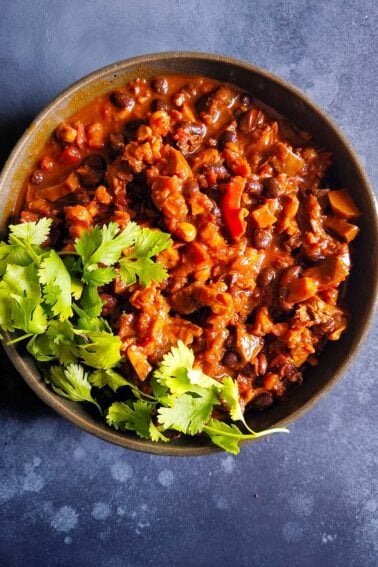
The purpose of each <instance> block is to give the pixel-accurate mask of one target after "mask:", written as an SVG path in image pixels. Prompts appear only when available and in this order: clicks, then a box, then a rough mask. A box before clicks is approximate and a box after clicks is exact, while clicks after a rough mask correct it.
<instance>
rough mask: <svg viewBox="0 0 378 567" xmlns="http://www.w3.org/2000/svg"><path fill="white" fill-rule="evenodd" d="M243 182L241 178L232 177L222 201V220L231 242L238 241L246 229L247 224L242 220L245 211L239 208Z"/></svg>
mask: <svg viewBox="0 0 378 567" xmlns="http://www.w3.org/2000/svg"><path fill="white" fill-rule="evenodd" d="M245 182H246V180H245V179H244V178H243V177H240V176H237V177H233V178H232V179H231V181H230V182H229V183H227V185H226V187H225V193H224V196H223V199H222V213H223V219H224V222H225V223H226V226H227V229H228V231H229V233H230V235H231V238H232V239H233V240H239V238H241V236H243V234H244V233H245V231H246V228H247V222H246V221H245V220H244V216H245V209H242V208H241V207H240V203H241V196H242V194H243V191H244V187H245Z"/></svg>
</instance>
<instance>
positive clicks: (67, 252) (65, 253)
mask: <svg viewBox="0 0 378 567" xmlns="http://www.w3.org/2000/svg"><path fill="white" fill-rule="evenodd" d="M58 254H59V256H68V255H69V256H80V254H78V253H77V252H74V250H60V251H59V252H58Z"/></svg>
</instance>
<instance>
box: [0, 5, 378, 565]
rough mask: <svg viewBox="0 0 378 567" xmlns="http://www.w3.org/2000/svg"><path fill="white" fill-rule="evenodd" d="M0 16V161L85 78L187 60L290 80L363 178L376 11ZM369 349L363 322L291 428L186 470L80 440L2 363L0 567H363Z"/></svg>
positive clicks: (369, 499) (334, 8) (373, 536)
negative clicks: (145, 59) (320, 394)
mask: <svg viewBox="0 0 378 567" xmlns="http://www.w3.org/2000/svg"><path fill="white" fill-rule="evenodd" d="M231 4H232V8H231ZM0 12H1V13H0V42H1V49H0V93H1V99H0V157H1V159H2V158H4V157H5V156H6V154H7V153H8V152H9V150H10V149H11V147H12V145H13V143H14V142H15V141H16V139H17V137H18V135H19V134H20V133H21V132H22V130H23V128H24V127H25V126H26V125H27V124H28V123H29V122H30V120H31V119H32V117H33V116H34V115H35V114H36V113H37V111H39V110H40V109H41V108H42V107H43V106H44V105H45V104H46V103H47V102H48V101H49V100H50V99H51V98H52V97H53V96H54V95H56V94H57V93H58V92H59V91H60V90H61V89H63V88H64V87H66V86H67V85H68V84H70V83H71V82H73V81H75V80H76V79H78V78H80V77H81V76H83V75H85V74H87V73H89V72H90V71H93V70H94V69H96V68H98V67H102V66H103V65H106V64H108V63H111V62H113V61H116V60H119V59H123V58H127V57H129V56H132V55H137V54H141V53H148V52H156V51H163V50H175V49H181V50H185V49H187V50H202V51H215V52H219V53H223V54H226V55H233V56H236V57H240V58H243V59H246V60H249V61H251V62H253V63H256V64H258V65H261V66H263V67H265V68H267V69H269V70H271V71H273V72H275V73H277V74H279V75H281V76H283V77H285V78H287V79H289V80H290V81H291V82H292V83H294V84H295V85H297V86H298V87H300V88H301V89H302V90H304V91H305V92H306V93H307V94H309V95H310V96H311V97H312V98H313V99H314V100H315V101H316V102H317V103H318V104H320V105H321V106H323V107H324V108H325V109H326V110H327V111H328V112H329V113H330V115H331V116H332V117H333V118H334V119H335V120H336V122H338V124H339V125H340V126H341V127H342V129H343V130H344V132H345V133H346V134H347V136H348V137H349V138H350V139H351V141H352V142H353V144H354V145H355V147H356V149H357V150H358V152H359V154H360V156H361V158H362V161H363V163H364V164H365V166H366V170H367V172H368V174H369V175H370V178H371V179H372V180H375V179H376V178H377V175H378V168H377V159H376V156H377V147H378V135H377V132H378V104H377V92H378V84H377V79H378V68H377V48H378V41H377V28H378V11H377V4H376V2H375V0H371V1H366V0H365V1H363V0H360V1H358V0H354V1H351V0H336V1H324V0H317V1H316V0H313V1H310V0H309V1H296V0H291V1H289V2H284V1H275V0H261V1H255V2H252V1H248V0H245V1H237V0H233V1H232V2H231V0H212V1H210V0H209V1H207V0H206V1H205V0H202V1H192V0H188V1H186V0H177V1H176V2H174V1H173V0H172V1H169V0H166V1H164V0H159V1H158V0H151V1H148V0H133V1H128V2H127V1H121V0H117V1H116V0H112V1H110V0H108V1H105V0H104V1H100V0H97V1H94V0H80V1H73V0H65V1H63V0H61V1H58V0H45V1H35V0H34V1H28V0H24V1H22V0H2V2H1V11H0ZM377 354H378V350H377V332H376V329H375V332H374V330H372V331H371V333H370V336H369V339H368V340H367V341H366V343H365V345H364V347H363V348H362V350H361V351H360V353H359V356H358V357H357V358H356V359H355V361H354V363H353V364H352V366H351V367H350V369H349V371H348V372H347V373H346V375H345V377H344V379H343V380H342V382H341V383H339V385H338V386H337V387H336V388H335V389H334V390H333V391H332V393H331V394H330V395H329V396H328V397H327V398H326V399H325V400H324V401H322V402H321V403H320V404H319V405H318V406H317V408H316V409H315V410H313V411H312V412H311V413H310V414H308V415H307V416H305V417H304V418H302V419H301V420H300V421H299V422H297V423H296V424H295V425H293V426H292V427H291V434H290V435H288V436H284V437H283V436H276V437H274V438H271V439H269V440H266V441H262V442H260V443H258V444H254V445H253V446H249V447H245V448H243V449H242V451H241V454H240V455H239V457H237V458H234V457H231V456H228V455H225V454H219V455H213V456H210V457H203V458H191V459H177V458H161V457H154V456H148V455H142V454H136V453H132V452H129V451H127V450H124V449H121V448H119V447H114V446H112V445H109V444H106V443H105V442H102V441H100V440H98V439H95V438H93V437H91V436H89V435H87V434H86V433H84V432H81V431H80V430H79V429H77V428H76V427H74V426H73V425H71V424H70V423H67V422H65V421H64V420H63V419H61V418H60V417H59V416H57V415H55V414H54V413H53V412H52V411H50V410H49V409H48V408H47V407H46V406H44V405H43V404H42V403H41V402H40V401H39V400H38V399H37V398H36V397H35V396H34V394H33V393H32V392H31V391H29V390H28V388H27V387H26V386H25V385H24V384H23V382H22V380H21V378H19V377H18V376H17V374H16V373H15V371H14V370H13V369H12V367H11V365H10V363H9V362H8V361H7V360H6V358H5V356H4V354H0V366H1V376H0V399H1V403H0V416H1V423H0V504H1V510H0V565H1V566H6V567H8V566H12V567H13V566H20V567H24V566H28V567H29V566H31V567H34V566H38V567H44V566H46V567H53V566H68V565H69V566H74V567H76V566H80V567H81V566H84V565H91V566H101V567H102V566H106V567H139V566H140V567H145V566H148V565H151V566H154V567H155V566H156V567H160V566H164V567H166V566H210V567H212V566H217V567H229V566H233V567H239V566H259V567H263V566H269V567H271V566H273V567H275V566H279V567H281V566H288V567H296V566H298V567H299V566H301V567H302V566H306V567H311V566H314V567H318V566H322V567H323V566H325V567H327V566H332V567H337V566H342V567H353V566H358V567H367V566H372V565H377V555H378V549H377V546H378V517H377V508H378V497H377V476H378V467H377V464H378V451H377V439H378V436H377V402H378V399H377V387H376V360H377ZM352 423H353V427H352V425H351V424H352Z"/></svg>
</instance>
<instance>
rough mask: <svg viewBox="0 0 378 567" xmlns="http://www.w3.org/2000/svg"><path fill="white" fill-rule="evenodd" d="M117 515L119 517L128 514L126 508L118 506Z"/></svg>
mask: <svg viewBox="0 0 378 567" xmlns="http://www.w3.org/2000/svg"><path fill="white" fill-rule="evenodd" d="M117 514H118V516H124V515H125V514H126V510H125V508H122V506H118V508H117Z"/></svg>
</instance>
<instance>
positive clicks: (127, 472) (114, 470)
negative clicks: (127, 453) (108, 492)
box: [110, 461, 133, 482]
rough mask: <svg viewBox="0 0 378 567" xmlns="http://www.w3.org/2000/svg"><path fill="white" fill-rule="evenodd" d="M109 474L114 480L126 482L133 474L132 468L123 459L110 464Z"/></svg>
mask: <svg viewBox="0 0 378 567" xmlns="http://www.w3.org/2000/svg"><path fill="white" fill-rule="evenodd" d="M110 474H111V475H112V477H113V478H114V480H118V481H119V482H127V481H128V480H129V479H130V478H131V477H132V476H133V469H132V467H131V466H130V465H129V464H128V463H126V462H125V461H117V462H116V463H114V464H113V465H112V466H111V468H110Z"/></svg>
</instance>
